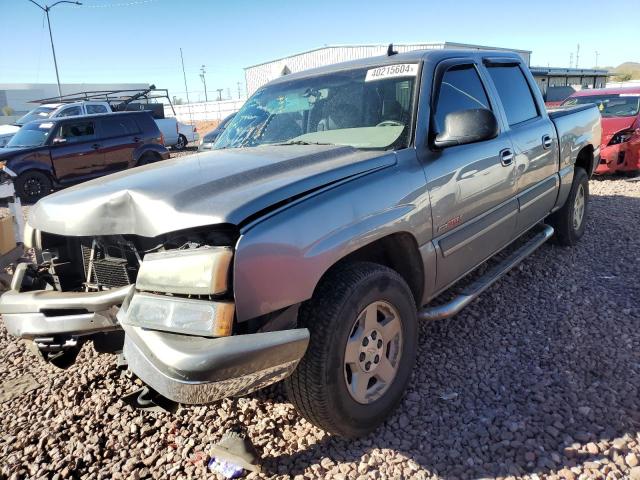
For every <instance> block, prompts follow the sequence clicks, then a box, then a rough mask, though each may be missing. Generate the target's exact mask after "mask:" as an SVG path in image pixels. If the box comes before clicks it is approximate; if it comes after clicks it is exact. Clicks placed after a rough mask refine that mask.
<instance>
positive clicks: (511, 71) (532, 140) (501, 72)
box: [484, 58, 559, 233]
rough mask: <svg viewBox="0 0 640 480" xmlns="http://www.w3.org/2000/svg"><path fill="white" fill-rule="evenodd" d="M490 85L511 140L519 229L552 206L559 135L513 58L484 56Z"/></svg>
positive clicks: (557, 183)
mask: <svg viewBox="0 0 640 480" xmlns="http://www.w3.org/2000/svg"><path fill="white" fill-rule="evenodd" d="M484 64H485V67H486V69H487V72H488V76H489V77H490V78H491V82H492V84H493V85H492V88H493V89H494V91H495V94H496V95H497V96H498V98H499V99H500V103H501V107H502V108H501V114H502V116H503V121H504V123H506V124H507V128H508V132H509V136H510V138H511V141H512V143H513V148H514V153H515V165H516V182H517V192H518V208H519V212H518V223H517V231H518V233H520V232H522V231H524V230H526V229H528V228H529V227H531V226H533V225H535V224H536V223H537V222H539V221H540V220H542V219H543V218H544V217H545V216H546V215H547V214H548V213H549V212H550V211H551V209H552V208H553V206H554V205H555V202H556V197H557V194H558V187H559V177H558V175H557V172H558V161H559V152H558V137H557V134H556V129H555V127H554V125H553V123H552V122H551V120H550V119H549V117H548V115H547V113H546V110H545V108H544V105H542V104H541V102H538V101H537V98H536V97H535V96H534V94H533V92H534V90H533V89H534V88H537V87H536V85H535V83H533V82H534V81H533V79H530V78H528V75H527V74H525V68H526V67H524V66H523V65H522V64H521V63H520V62H519V61H517V60H513V59H506V58H500V59H485V60H484Z"/></svg>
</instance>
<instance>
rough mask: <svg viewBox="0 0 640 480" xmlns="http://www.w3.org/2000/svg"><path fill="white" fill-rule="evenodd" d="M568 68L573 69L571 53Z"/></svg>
mask: <svg viewBox="0 0 640 480" xmlns="http://www.w3.org/2000/svg"><path fill="white" fill-rule="evenodd" d="M569 68H573V52H571V53H570V54H569Z"/></svg>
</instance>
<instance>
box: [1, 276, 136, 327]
mask: <svg viewBox="0 0 640 480" xmlns="http://www.w3.org/2000/svg"><path fill="white" fill-rule="evenodd" d="M25 267H26V264H21V265H20V266H19V268H18V270H17V271H16V274H14V279H13V282H12V284H11V290H9V291H8V292H5V293H4V294H3V295H2V296H0V314H2V319H3V320H4V323H5V326H6V328H7V332H8V333H9V334H10V335H13V336H15V337H19V338H24V339H28V340H32V339H35V338H39V337H47V336H51V335H58V334H61V335H68V336H82V335H90V334H93V333H97V332H107V331H110V330H117V329H119V328H120V327H119V325H118V322H117V321H116V318H115V314H114V312H113V311H111V308H112V307H114V306H116V305H120V304H121V303H122V302H123V300H124V299H125V297H126V296H127V295H128V293H129V292H130V290H131V289H132V288H133V286H130V287H123V288H119V289H114V290H109V291H105V292H94V293H83V292H57V291H53V290H36V291H32V292H19V285H20V284H21V281H22V276H23V275H24V268H25Z"/></svg>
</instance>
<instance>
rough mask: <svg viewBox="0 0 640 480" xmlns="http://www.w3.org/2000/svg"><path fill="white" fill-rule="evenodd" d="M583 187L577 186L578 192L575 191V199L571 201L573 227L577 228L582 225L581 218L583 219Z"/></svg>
mask: <svg viewBox="0 0 640 480" xmlns="http://www.w3.org/2000/svg"><path fill="white" fill-rule="evenodd" d="M584 206H585V200H584V187H583V186H582V185H579V186H578V192H577V193H576V199H575V201H574V202H573V229H574V230H579V229H580V227H581V226H582V220H583V219H584Z"/></svg>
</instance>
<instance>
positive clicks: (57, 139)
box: [51, 137, 67, 145]
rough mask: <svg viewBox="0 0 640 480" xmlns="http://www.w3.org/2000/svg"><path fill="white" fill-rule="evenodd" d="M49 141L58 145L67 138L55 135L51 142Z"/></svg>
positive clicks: (65, 141)
mask: <svg viewBox="0 0 640 480" xmlns="http://www.w3.org/2000/svg"><path fill="white" fill-rule="evenodd" d="M51 143H53V144H54V145H60V144H62V143H67V139H66V138H62V137H56V138H54V139H53V142H51Z"/></svg>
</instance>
